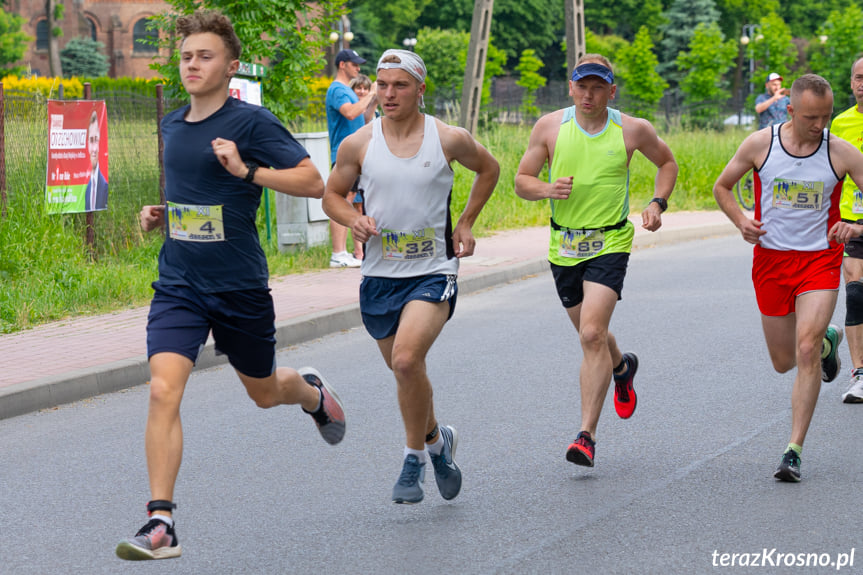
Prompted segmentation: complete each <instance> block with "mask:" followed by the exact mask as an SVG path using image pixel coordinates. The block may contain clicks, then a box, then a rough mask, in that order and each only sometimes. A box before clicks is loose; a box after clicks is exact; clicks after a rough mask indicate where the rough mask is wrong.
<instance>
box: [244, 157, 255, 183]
mask: <svg viewBox="0 0 863 575" xmlns="http://www.w3.org/2000/svg"><path fill="white" fill-rule="evenodd" d="M246 167H247V168H249V173H248V174H246V177H245V178H243V181H244V182H246V183H247V184H251V183H252V180H254V179H255V172H257V171H258V164H256V163H255V162H246Z"/></svg>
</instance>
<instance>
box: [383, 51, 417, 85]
mask: <svg viewBox="0 0 863 575" xmlns="http://www.w3.org/2000/svg"><path fill="white" fill-rule="evenodd" d="M387 56H397V57H398V59H399V60H401V62H384V58H386V57H387ZM377 70H404V71H405V72H407V73H408V74H410V75H411V76H413V77H414V78H416V79H417V80H419V81H420V83H422V82H425V81H426V65H425V64H424V63H423V59H422V58H420V57H419V56H417V55H416V52H411V51H409V50H396V49H392V50H387V51H386V52H384V53H383V54H382V55H381V59H380V60H378V67H377Z"/></svg>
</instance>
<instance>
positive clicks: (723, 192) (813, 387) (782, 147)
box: [713, 74, 863, 482]
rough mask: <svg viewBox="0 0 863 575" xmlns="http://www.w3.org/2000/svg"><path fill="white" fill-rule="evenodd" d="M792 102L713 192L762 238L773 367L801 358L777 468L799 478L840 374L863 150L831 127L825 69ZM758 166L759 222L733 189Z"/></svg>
mask: <svg viewBox="0 0 863 575" xmlns="http://www.w3.org/2000/svg"><path fill="white" fill-rule="evenodd" d="M788 110H789V116H790V118H791V119H790V120H789V121H788V122H785V123H783V124H781V125H778V126H772V127H767V128H764V129H763V130H759V131H757V132H755V133H754V134H752V135H750V136H749V137H748V138H746V140H744V141H743V143H742V144H741V145H740V148H738V150H737V153H736V154H735V155H734V157H733V158H732V159H731V161H730V162H729V163H728V165H727V166H726V167H725V170H723V172H722V174H720V176H719V179H717V180H716V184H715V185H714V187H713V195H714V196H715V198H716V201H717V203H718V204H719V207H720V208H722V211H723V212H725V214H726V215H727V216H728V218H729V219H730V220H731V221H732V222H733V223H734V225H736V226H737V228H738V229H739V230H740V233H741V234H742V236H743V239H745V240H746V241H747V242H749V243H751V244H755V248H754V259H753V264H752V282H753V284H754V285H755V297H756V300H757V301H758V308H759V310H760V311H761V323H762V326H763V328H764V338H765V340H766V342H767V349H768V351H769V352H770V359H771V360H772V362H773V367H774V369H776V371H778V372H779V373H785V372H787V371H790V370H791V369H793V368H794V367H795V366H797V376H796V378H795V380H794V388H793V390H792V393H791V436H790V441H789V443H788V447H787V448H786V450H785V452H784V454H783V456H782V461H781V462H780V464H779V468H778V469H777V470H776V472H775V473H774V477H776V478H777V479H779V480H781V481H793V482H797V481H800V452H801V451H802V449H803V447H802V446H803V441H804V439H805V438H806V432H807V431H808V429H809V423H810V421H811V420H812V413H813V412H814V410H815V403H816V402H817V400H818V393H819V391H820V390H821V381H822V380H823V381H832V380H833V379H835V378H836V375H837V374H838V372H839V357H838V353H837V351H838V349H837V348H838V345H839V342H840V341H841V340H842V331H841V329H840V328H839V327H837V326H834V325H829V324H830V318H831V316H832V315H833V309H834V307H835V306H836V298H837V294H838V290H839V280H840V277H839V274H840V268H841V266H842V244H843V243H844V242H846V241H847V240H848V239H850V238H852V237H858V236H860V235H861V234H863V226H861V225H857V224H852V223H848V222H843V221H841V220H840V218H839V199H840V194H841V190H842V182H843V180H844V179H845V177H846V175H848V176H851V178H852V179H853V180H854V181H855V182H861V183H863V154H861V153H860V151H859V150H857V149H856V148H855V147H854V146H852V145H851V144H849V143H848V142H846V141H844V140H842V139H841V138H837V137H836V136H834V135H832V134H830V133H829V131H828V130H827V125H828V123H829V122H830V117H831V115H832V112H833V92H832V90H831V89H830V84H829V83H828V82H827V81H826V80H825V79H824V78H822V77H821V76H817V75H815V74H806V75H804V76H801V77H800V78H798V79H797V80H796V81H795V82H794V84H793V85H792V87H791V105H790V106H789V107H788ZM749 170H754V174H755V182H756V190H758V191H759V193H758V194H756V208H755V217H754V219H751V220H750V219H749V218H747V217H746V215H745V214H744V213H743V212H742V211H741V209H740V207H739V206H738V205H737V203H736V202H735V201H734V197H733V195H732V193H731V189H732V187H734V184H735V183H736V182H737V181H738V180H739V179H740V178H742V177H743V175H744V174H746V172H748V171H749ZM792 334H793V335H792ZM819 368H820V369H819Z"/></svg>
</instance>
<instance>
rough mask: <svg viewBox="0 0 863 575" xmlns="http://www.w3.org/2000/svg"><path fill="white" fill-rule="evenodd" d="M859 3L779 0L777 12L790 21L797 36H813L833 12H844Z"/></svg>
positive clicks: (850, 1) (792, 31)
mask: <svg viewBox="0 0 863 575" xmlns="http://www.w3.org/2000/svg"><path fill="white" fill-rule="evenodd" d="M856 4H857V3H856V2H855V1H854V0H779V5H780V8H779V10H778V11H777V13H778V14H779V15H780V16H782V18H783V19H784V20H785V21H786V22H788V26H789V27H790V28H791V33H792V34H794V36H795V37H797V38H807V37H810V36H812V35H813V34H814V33H815V31H816V30H817V29H818V28H819V26H820V25H821V24H822V23H823V22H825V21H826V20H827V19H828V18H829V16H830V14H831V13H833V12H842V11H843V10H845V9H846V8H848V7H850V6H854V5H856Z"/></svg>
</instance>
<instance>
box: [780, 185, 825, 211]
mask: <svg viewBox="0 0 863 575" xmlns="http://www.w3.org/2000/svg"><path fill="white" fill-rule="evenodd" d="M823 199H824V182H806V181H803V180H785V179H782V178H776V179H775V180H774V181H773V207H774V208H782V209H786V210H815V211H821V202H822V201H823Z"/></svg>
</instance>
